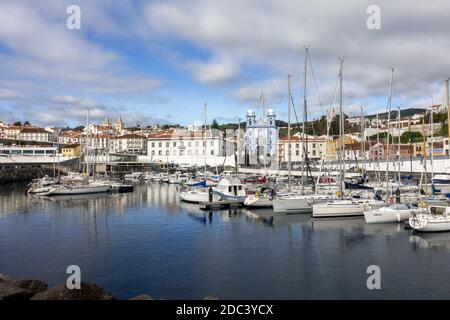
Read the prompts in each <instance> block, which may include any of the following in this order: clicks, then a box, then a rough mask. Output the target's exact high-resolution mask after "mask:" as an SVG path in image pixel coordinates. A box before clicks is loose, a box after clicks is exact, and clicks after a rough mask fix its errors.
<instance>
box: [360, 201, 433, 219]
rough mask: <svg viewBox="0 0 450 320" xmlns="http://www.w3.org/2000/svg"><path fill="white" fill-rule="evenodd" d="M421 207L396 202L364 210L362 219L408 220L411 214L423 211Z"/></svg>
mask: <svg viewBox="0 0 450 320" xmlns="http://www.w3.org/2000/svg"><path fill="white" fill-rule="evenodd" d="M423 212H424V210H423V209H422V208H418V207H414V206H410V205H407V204H403V203H396V204H392V205H389V206H386V207H381V208H378V209H371V210H369V211H366V212H364V219H365V220H366V222H367V223H369V224H370V223H389V222H403V221H406V220H408V219H409V218H410V217H411V215H414V214H419V213H423Z"/></svg>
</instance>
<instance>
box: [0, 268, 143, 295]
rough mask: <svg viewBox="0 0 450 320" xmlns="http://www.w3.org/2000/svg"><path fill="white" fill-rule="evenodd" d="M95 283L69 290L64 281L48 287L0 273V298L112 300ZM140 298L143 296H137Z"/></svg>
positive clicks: (83, 283) (39, 282)
mask: <svg viewBox="0 0 450 320" xmlns="http://www.w3.org/2000/svg"><path fill="white" fill-rule="evenodd" d="M114 299H115V298H114V297H113V296H112V295H111V294H109V293H107V292H105V291H104V290H103V288H101V287H100V286H99V285H97V284H93V283H86V282H82V283H81V289H80V290H69V289H68V288H67V286H66V284H65V283H62V284H60V285H57V286H56V287H53V288H49V287H48V285H47V284H46V283H45V282H43V281H40V280H28V279H15V278H13V277H10V276H8V275H4V274H1V273H0V300H114ZM139 299H140V300H142V299H144V296H140V297H139Z"/></svg>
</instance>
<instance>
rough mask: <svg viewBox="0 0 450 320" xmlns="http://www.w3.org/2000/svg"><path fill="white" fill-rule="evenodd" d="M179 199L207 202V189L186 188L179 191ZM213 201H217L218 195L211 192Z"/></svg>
mask: <svg viewBox="0 0 450 320" xmlns="http://www.w3.org/2000/svg"><path fill="white" fill-rule="evenodd" d="M179 197H180V200H181V201H184V202H190V203H201V202H209V191H207V190H202V189H198V190H188V191H182V192H180V195H179ZM212 200H213V201H219V200H220V199H219V196H217V195H215V194H214V193H213V194H212Z"/></svg>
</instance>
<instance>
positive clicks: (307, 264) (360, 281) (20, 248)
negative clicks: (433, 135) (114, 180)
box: [0, 183, 450, 299]
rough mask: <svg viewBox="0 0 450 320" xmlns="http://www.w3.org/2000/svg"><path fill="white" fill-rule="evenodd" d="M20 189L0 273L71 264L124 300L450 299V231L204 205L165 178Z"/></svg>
mask: <svg viewBox="0 0 450 320" xmlns="http://www.w3.org/2000/svg"><path fill="white" fill-rule="evenodd" d="M24 189H25V185H9V186H7V187H3V188H1V187H0V272H4V273H10V274H12V275H15V276H18V277H21V276H22V277H36V278H41V279H43V280H46V281H48V282H49V283H50V285H54V284H56V283H60V282H61V281H63V280H64V279H66V274H65V270H66V268H67V265H69V264H74V263H75V264H80V265H81V267H82V270H83V274H84V275H85V277H86V280H88V281H93V282H98V283H100V284H101V285H103V286H104V287H105V288H106V289H107V290H108V291H110V292H112V293H113V294H115V295H117V296H118V297H122V298H127V297H130V296H132V295H137V294H142V293H149V294H150V295H152V296H155V297H157V298H166V299H198V298H202V297H204V296H206V295H213V296H217V297H220V298H223V299H227V298H228V299H232V298H234V299H239V298H242V299H301V298H305V299H309V298H330V299H333V298H341V299H345V298H369V299H370V298H427V297H428V298H432V297H434V298H448V287H447V285H446V284H447V283H450V275H447V273H445V272H442V268H444V267H445V265H446V263H447V260H448V249H449V248H450V245H449V244H450V233H443V234H424V235H422V234H411V232H410V231H406V230H404V229H403V225H402V224H380V225H367V224H366V223H365V222H364V219H363V218H351V219H312V218H311V217H310V215H308V214H298V215H295V214H292V215H277V214H274V212H273V211H272V210H270V209H252V210H250V209H233V210H220V211H214V212H206V211H202V210H200V209H199V206H198V205H196V204H189V203H183V202H180V201H179V198H178V195H179V191H180V190H181V187H180V186H178V185H169V184H157V183H156V184H152V183H147V184H146V183H138V184H136V185H135V191H134V192H133V193H124V194H111V195H107V196H105V195H89V196H82V197H81V196H76V197H74V196H71V197H70V196H69V197H57V198H56V197H53V198H42V197H34V196H28V195H26V194H25V193H24ZM371 264H377V265H380V266H381V268H382V270H383V290H382V291H377V292H374V291H368V290H367V287H366V280H367V274H366V268H367V266H368V265H371ZM406 289H407V290H406Z"/></svg>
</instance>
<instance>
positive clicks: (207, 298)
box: [203, 296, 220, 300]
mask: <svg viewBox="0 0 450 320" xmlns="http://www.w3.org/2000/svg"><path fill="white" fill-rule="evenodd" d="M203 300H220V299H219V298H216V297H211V296H206V297H204V298H203Z"/></svg>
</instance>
